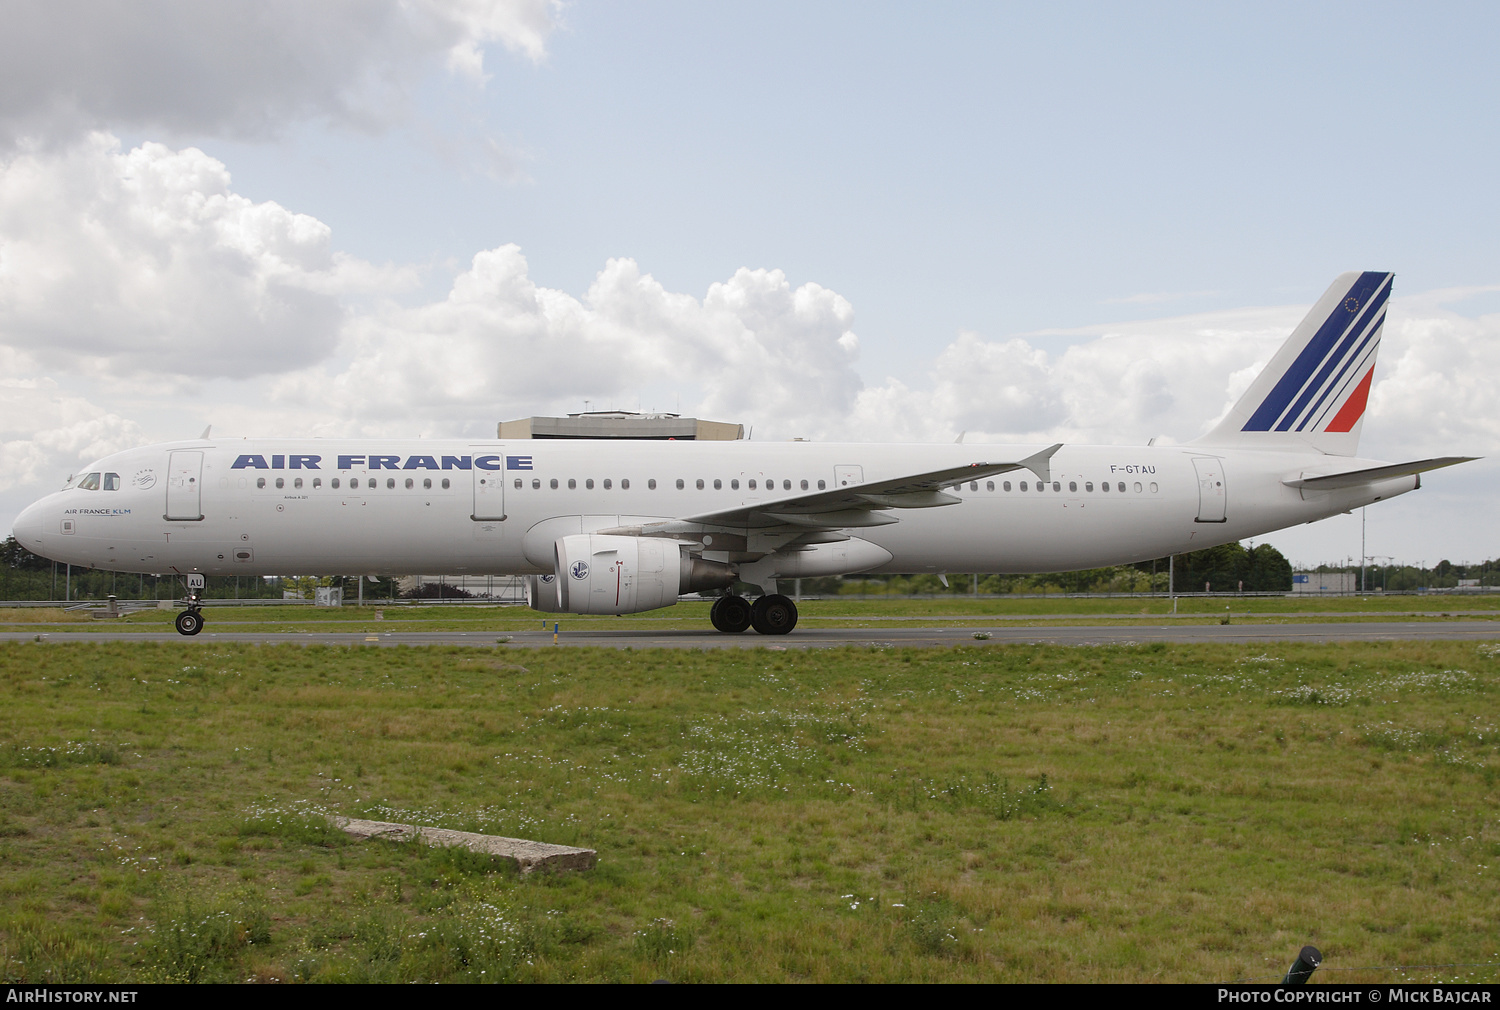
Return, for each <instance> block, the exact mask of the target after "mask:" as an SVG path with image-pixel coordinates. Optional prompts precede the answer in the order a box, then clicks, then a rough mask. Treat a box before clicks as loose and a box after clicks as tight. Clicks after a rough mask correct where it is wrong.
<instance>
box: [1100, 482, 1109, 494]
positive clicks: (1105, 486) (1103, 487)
mask: <svg viewBox="0 0 1500 1010" xmlns="http://www.w3.org/2000/svg"><path fill="white" fill-rule="evenodd" d="M1099 490H1100V491H1104V492H1106V493H1108V491H1109V481H1105V482H1104V483H1103V484H1100V485H1099Z"/></svg>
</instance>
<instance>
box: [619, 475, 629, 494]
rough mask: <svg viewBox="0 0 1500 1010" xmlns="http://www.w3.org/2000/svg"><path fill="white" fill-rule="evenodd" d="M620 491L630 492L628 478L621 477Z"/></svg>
mask: <svg viewBox="0 0 1500 1010" xmlns="http://www.w3.org/2000/svg"><path fill="white" fill-rule="evenodd" d="M620 490H621V491H629V490H630V478H629V477H621V478H620Z"/></svg>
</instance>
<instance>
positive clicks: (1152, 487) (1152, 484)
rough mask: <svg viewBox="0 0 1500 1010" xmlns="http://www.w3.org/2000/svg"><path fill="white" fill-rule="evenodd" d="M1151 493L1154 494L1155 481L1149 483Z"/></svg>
mask: <svg viewBox="0 0 1500 1010" xmlns="http://www.w3.org/2000/svg"><path fill="white" fill-rule="evenodd" d="M1151 493H1152V494H1156V481H1152V482H1151Z"/></svg>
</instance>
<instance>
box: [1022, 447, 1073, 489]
mask: <svg viewBox="0 0 1500 1010" xmlns="http://www.w3.org/2000/svg"><path fill="white" fill-rule="evenodd" d="M1062 447H1063V444H1062V443H1061V442H1059V443H1057V444H1056V445H1054V446H1051V447H1049V448H1046V449H1043V450H1042V451H1041V452H1039V453H1036V454H1035V455H1032V456H1027V457H1026V458H1025V459H1023V460H1021V462H1020V464H1019V465H1020V466H1022V467H1025V468H1026V469H1027V470H1030V471H1031V472H1032V473H1034V474H1036V475H1037V478H1038V479H1039V480H1041V481H1043V482H1046V481H1049V480H1051V479H1052V457H1053V455H1054V454H1056V452H1057V450H1059V449H1061V448H1062Z"/></svg>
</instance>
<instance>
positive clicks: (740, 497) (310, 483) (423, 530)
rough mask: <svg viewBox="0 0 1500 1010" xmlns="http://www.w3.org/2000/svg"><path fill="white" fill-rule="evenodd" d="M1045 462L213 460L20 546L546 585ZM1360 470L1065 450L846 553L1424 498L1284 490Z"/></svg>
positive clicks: (1129, 535)
mask: <svg viewBox="0 0 1500 1010" xmlns="http://www.w3.org/2000/svg"><path fill="white" fill-rule="evenodd" d="M1042 448H1044V447H1042V446H1023V447H1016V446H993V445H956V444H954V445H879V444H857V443H855V444H820V443H804V442H789V443H786V442H784V443H766V442H692V441H681V442H673V441H667V442H656V441H571V440H532V441H506V442H499V441H432V440H426V441H387V440H381V441H375V440H358V441H354V440H324V439H296V440H293V439H278V440H272V439H257V440H243V441H241V440H228V439H210V440H204V441H191V442H177V443H170V444H163V445H155V446H148V447H144V448H140V449H132V450H129V451H127V452H121V453H117V454H115V455H112V456H109V457H107V458H105V459H103V460H100V461H99V462H97V463H95V464H93V465H92V466H91V467H89V471H96V472H100V473H104V474H106V475H108V474H117V475H118V478H117V479H116V480H114V481H105V482H103V483H101V486H100V487H99V488H97V489H86V488H82V487H79V486H77V485H78V484H79V483H80V481H78V480H75V481H73V482H72V484H71V485H70V486H69V487H68V488H66V489H65V490H62V491H59V492H57V493H55V494H51V495H48V496H47V497H46V498H44V499H42V500H41V501H39V502H37V503H36V504H34V505H32V506H31V507H30V508H28V509H27V510H26V511H25V512H24V513H22V515H21V516H20V517H19V518H18V520H17V522H16V525H15V535H16V537H17V538H18V539H19V540H20V541H21V543H22V544H23V546H25V547H26V548H27V549H29V550H31V551H33V552H34V553H36V554H39V555H41V556H43V557H47V558H51V559H53V560H57V561H64V562H68V563H70V564H74V565H78V566H82V567H86V568H98V569H104V570H108V571H120V572H148V573H171V572H176V573H184V574H185V573H190V572H199V573H203V574H205V575H251V574H285V575H293V574H328V575H334V574H348V575H355V574H369V575H376V574H410V573H417V572H429V573H430V572H445V573H454V574H458V573H473V574H496V575H501V574H517V575H520V574H542V573H550V572H551V571H552V570H553V564H554V552H553V544H554V543H555V542H556V540H557V539H558V538H559V537H561V536H564V535H568V534H577V533H587V532H592V531H596V530H601V529H609V528H615V527H622V526H632V525H639V524H641V523H642V522H650V521H658V520H677V519H682V518H684V517H689V516H694V515H700V514H703V513H708V512H712V511H714V510H717V509H729V508H734V507H737V506H742V505H746V504H752V503H755V502H757V501H771V500H774V499H777V498H785V497H790V496H792V495H794V494H797V493H805V492H803V489H804V488H808V489H813V490H815V489H817V488H819V487H820V486H821V485H820V484H819V482H820V481H822V482H825V483H826V484H827V485H828V486H829V487H837V486H839V482H841V481H842V482H844V483H846V484H847V483H865V482H873V481H877V480H881V479H884V478H894V477H898V476H901V475H904V474H912V473H922V472H929V471H933V470H937V469H939V468H942V467H945V466H961V465H965V464H969V463H973V462H991V461H1005V460H1012V459H1021V458H1024V457H1026V456H1028V455H1029V454H1031V453H1033V452H1036V451H1038V450H1040V449H1042ZM1329 464H1332V465H1329ZM1362 465H1374V463H1373V461H1362V460H1355V459H1350V458H1347V457H1339V458H1337V460H1336V461H1333V460H1330V458H1329V457H1326V456H1323V455H1320V454H1318V453H1309V452H1305V451H1304V452H1296V451H1283V450H1272V449H1267V450H1258V449H1240V448H1232V449H1231V448H1211V447H1204V446H1171V447H1144V448H1143V447H1126V446H1072V445H1068V446H1064V447H1063V448H1061V449H1060V450H1058V451H1057V452H1056V454H1055V455H1054V456H1053V457H1052V458H1051V467H1050V469H1051V472H1050V474H1048V479H1047V481H1046V482H1045V485H1044V488H1043V489H1042V490H1038V489H1037V488H1038V480H1037V476H1036V474H1034V473H1032V472H1030V471H1028V470H1014V471H1011V472H1008V473H1004V474H999V475H996V476H993V477H988V478H986V479H983V480H980V481H978V482H976V483H975V484H973V485H971V484H970V483H964V484H962V485H959V486H958V487H957V488H956V489H954V490H952V491H951V492H950V493H951V494H953V495H956V496H957V497H959V498H961V499H962V501H961V502H959V503H958V504H953V505H948V506H944V507H937V508H906V509H892V510H890V511H889V512H887V513H885V514H886V515H888V516H890V517H891V518H894V519H896V520H897V521H896V522H894V523H891V524H889V525H883V526H876V527H871V528H864V529H857V530H849V531H847V532H849V533H851V534H853V535H855V536H857V537H859V538H861V539H862V540H865V541H868V542H869V543H872V544H875V545H877V546H878V547H880V548H882V549H883V552H889V555H890V559H889V560H888V561H885V562H884V563H881V564H878V565H876V566H874V567H870V566H868V565H866V566H864V567H863V568H862V569H860V570H864V571H877V572H903V573H916V572H966V573H967V572H1044V571H1066V570H1072V569H1079V568H1094V567H1102V566H1105V565H1113V564H1123V563H1127V562H1132V561H1139V560H1144V559H1148V558H1153V557H1162V556H1165V555H1167V554H1174V553H1180V552H1185V551H1191V550H1198V549H1200V548H1203V547H1209V546H1213V545H1215V544H1220V543H1226V542H1229V541H1234V540H1240V539H1243V538H1246V537H1250V536H1257V535H1260V534H1264V533H1267V532H1270V531H1272V530H1277V529H1281V528H1284V527H1287V526H1292V525H1295V524H1298V523H1304V522H1312V521H1314V520H1317V519H1322V518H1325V517H1327V516H1331V515H1335V514H1337V513H1340V512H1345V511H1348V510H1349V509H1353V508H1357V507H1359V506H1362V505H1367V504H1369V503H1371V502H1373V501H1379V500H1381V499H1382V498H1388V497H1392V496H1394V495H1397V494H1402V493H1405V492H1406V491H1410V490H1412V489H1413V488H1415V487H1417V486H1418V481H1417V478H1416V477H1414V476H1405V477H1398V478H1392V479H1389V480H1385V481H1381V482H1379V483H1376V484H1370V485H1365V486H1362V487H1357V488H1349V489H1342V490H1335V491H1320V492H1313V491H1307V490H1299V489H1297V488H1293V487H1288V486H1286V485H1285V484H1284V483H1283V481H1286V480H1294V479H1296V478H1298V477H1301V476H1303V475H1304V474H1306V473H1326V472H1330V471H1332V470H1350V469H1355V468H1357V467H1359V466H1362ZM1320 466H1321V467H1322V468H1321V469H1320ZM86 472H87V471H86ZM752 481H754V485H755V486H754V489H753V490H752V489H751V482H752ZM768 482H774V490H771V489H770V488H769V487H768ZM804 482H806V483H804ZM1215 482H1217V487H1215V486H1214V484H1215ZM105 484H115V485H117V487H116V489H114V490H109V489H107V488H106V486H105ZM679 485H680V486H679ZM788 485H789V486H788ZM1105 485H1108V490H1107V491H1106V490H1102V488H1103V487H1104V486H1105ZM1007 486H1008V487H1009V490H1006V488H1007ZM1023 487H1024V488H1025V490H1022V488H1023ZM200 517H201V518H200ZM704 556H705V557H713V553H712V551H711V550H710V551H708V552H707V553H705V555H704ZM882 556H883V553H882ZM729 560H734V559H729Z"/></svg>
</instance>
